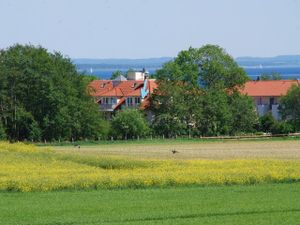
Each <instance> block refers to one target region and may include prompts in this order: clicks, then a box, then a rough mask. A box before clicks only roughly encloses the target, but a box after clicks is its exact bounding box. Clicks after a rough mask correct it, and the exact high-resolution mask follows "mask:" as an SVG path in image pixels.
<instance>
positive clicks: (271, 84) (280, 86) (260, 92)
mask: <svg viewBox="0 0 300 225" xmlns="http://www.w3.org/2000/svg"><path fill="white" fill-rule="evenodd" d="M293 85H300V82H299V81H297V80H270V81H264V80H260V81H248V82H246V83H245V86H244V87H243V88H241V89H240V92H241V93H242V94H246V95H248V96H251V97H260V96H261V97H262V96H266V97H267V96H282V95H286V93H287V92H288V90H289V89H290V88H291V87H292V86H293Z"/></svg>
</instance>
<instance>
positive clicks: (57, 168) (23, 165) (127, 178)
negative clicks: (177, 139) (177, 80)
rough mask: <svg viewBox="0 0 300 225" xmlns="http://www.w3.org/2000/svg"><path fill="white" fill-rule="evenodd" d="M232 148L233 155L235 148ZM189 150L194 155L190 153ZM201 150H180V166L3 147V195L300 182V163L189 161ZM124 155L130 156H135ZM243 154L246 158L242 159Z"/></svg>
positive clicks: (70, 151) (0, 172) (0, 148)
mask: <svg viewBox="0 0 300 225" xmlns="http://www.w3.org/2000/svg"><path fill="white" fill-rule="evenodd" d="M226 144H230V146H232V147H231V148H232V149H233V143H226ZM247 144H248V145H250V143H247ZM293 144H294V143H293ZM214 145H216V143H215V144H214ZM287 145H288V142H287V143H286V146H287ZM230 146H228V148H229V147H230ZM132 147H133V148H132V149H133V150H134V151H140V152H142V153H145V152H147V154H149V153H150V152H151V151H150V150H147V149H144V148H145V147H146V146H143V145H141V146H140V148H142V149H140V150H138V147H135V146H132ZM174 147H175V146H170V145H166V146H165V148H168V149H169V150H163V149H162V150H161V151H165V155H166V154H169V155H170V156H169V157H173V156H172V155H173V154H172V153H171V150H170V149H172V148H174ZM180 147H181V148H180ZM187 147H189V148H190V149H189V150H186V148H187ZM195 147H196V146H189V145H183V146H178V145H177V150H178V151H179V153H178V154H176V155H186V156H183V157H182V158H180V157H181V156H179V157H178V158H177V160H174V158H173V159H172V158H168V159H164V158H163V157H160V158H154V156H155V155H156V154H155V153H153V152H152V156H151V157H150V158H143V157H139V158H138V157H137V156H135V157H133V156H130V155H127V156H126V157H125V156H124V155H123V156H116V155H109V154H103V151H102V150H101V146H100V147H98V148H100V149H97V148H95V149H93V150H87V149H85V148H80V150H74V147H73V148H71V149H70V147H69V148H66V147H64V149H60V150H59V149H56V151H55V150H51V149H44V148H36V147H34V146H30V145H24V144H14V145H11V144H8V143H4V144H1V143H0V190H2V191H22V192H30V191H53V190H88V189H112V188H148V187H169V186H191V185H200V186H205V185H232V184H245V185H246V184H259V183H292V182H297V181H300V160H299V159H290V158H288V157H287V159H283V158H281V159H278V158H263V159H261V158H249V157H248V156H246V157H243V155H242V153H236V154H234V155H235V158H234V157H233V158H229V157H227V158H225V157H224V159H213V156H211V159H199V158H197V157H194V158H195V159H193V160H191V159H186V158H192V156H193V155H194V153H193V152H195V153H197V151H198V150H197V149H192V148H195ZM197 147H198V148H199V147H200V148H205V147H206V148H207V147H208V146H204V145H201V146H199V145H198V146H197ZM209 147H212V146H211V145H210V146H209ZM222 147H223V148H225V146H222ZM114 148H115V146H114ZM219 148H220V147H219ZM235 148H237V147H236V146H235ZM240 148H242V147H241V146H240ZM111 151H113V150H111ZM123 151H124V152H128V153H130V151H132V150H130V149H127V150H125V149H123ZM184 151H187V152H184ZM206 151H207V152H210V151H211V150H206ZM222 151H223V152H224V153H225V152H226V151H227V152H230V151H233V150H230V149H228V150H226V149H225V150H222ZM224 153H223V154H224ZM246 153H247V152H246ZM214 154H215V153H214ZM231 154H232V153H231ZM237 154H240V155H239V157H238V158H237ZM245 155H246V154H245ZM272 156H274V154H273V155H272Z"/></svg>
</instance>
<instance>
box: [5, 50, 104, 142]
mask: <svg viewBox="0 0 300 225" xmlns="http://www.w3.org/2000/svg"><path fill="white" fill-rule="evenodd" d="M0 79H1V82H0V87H1V88H0V112H1V117H2V121H3V125H4V127H5V129H6V132H7V135H8V138H9V139H14V140H23V139H35V140H39V139H47V140H52V139H68V140H70V139H71V138H78V139H79V138H94V137H95V136H98V135H99V132H100V133H101V127H100V126H99V124H101V123H102V121H103V120H102V119H101V114H100V113H99V110H98V106H97V104H95V103H94V101H93V99H92V98H91V97H90V95H89V93H88V91H87V84H88V82H89V79H87V78H86V77H85V76H83V75H81V74H78V73H77V71H76V68H75V66H74V65H73V64H72V63H71V60H70V59H69V58H66V57H64V56H62V55H61V54H60V53H57V52H54V53H49V52H48V51H47V50H46V49H44V48H42V47H35V46H32V45H25V46H23V45H14V46H12V47H10V48H8V49H5V50H1V51H0ZM87 121H88V122H87Z"/></svg>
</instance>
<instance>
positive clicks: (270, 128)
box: [259, 113, 294, 134]
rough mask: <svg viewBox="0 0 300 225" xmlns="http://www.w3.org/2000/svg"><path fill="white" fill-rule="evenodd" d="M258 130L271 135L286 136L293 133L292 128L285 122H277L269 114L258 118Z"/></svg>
mask: <svg viewBox="0 0 300 225" xmlns="http://www.w3.org/2000/svg"><path fill="white" fill-rule="evenodd" d="M259 121H260V130H262V131H264V132H268V133H272V134H288V133H291V132H293V131H294V128H293V126H292V125H291V124H290V123H289V122H287V121H277V120H275V119H274V117H273V116H272V114H271V113H267V114H265V115H264V116H262V117H260V118H259Z"/></svg>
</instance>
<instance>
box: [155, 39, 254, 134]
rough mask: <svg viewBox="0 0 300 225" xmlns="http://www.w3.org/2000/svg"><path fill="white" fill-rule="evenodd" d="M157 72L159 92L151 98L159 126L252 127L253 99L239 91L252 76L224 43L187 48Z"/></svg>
mask: <svg viewBox="0 0 300 225" xmlns="http://www.w3.org/2000/svg"><path fill="white" fill-rule="evenodd" d="M156 77H157V79H158V84H159V87H158V92H157V94H154V95H152V98H151V102H152V104H151V106H152V108H151V110H152V111H154V113H155V115H156V117H155V120H154V123H153V128H154V130H155V132H157V133H159V134H164V135H167V136H174V135H175V134H187V133H189V132H190V131H192V134H194V135H202V136H212V135H224V134H233V133H237V132H251V131H253V127H254V125H255V123H257V116H256V113H255V110H254V106H253V102H252V100H251V99H250V98H249V97H246V96H241V95H238V94H237V89H238V88H239V87H241V86H242V85H243V84H244V82H245V81H247V79H248V78H247V76H246V74H245V71H244V70H243V69H242V68H240V67H239V66H238V65H237V64H236V62H235V61H234V59H233V58H232V57H231V56H230V55H228V54H227V53H226V52H225V50H224V49H222V48H220V47H219V46H214V45H205V46H203V47H201V48H199V49H195V48H189V49H188V50H186V51H182V52H180V53H179V54H178V56H177V57H176V58H175V59H174V60H173V61H171V62H168V63H166V64H165V65H164V66H163V68H162V69H161V70H158V71H157V74H156ZM233 93H234V94H233Z"/></svg>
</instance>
